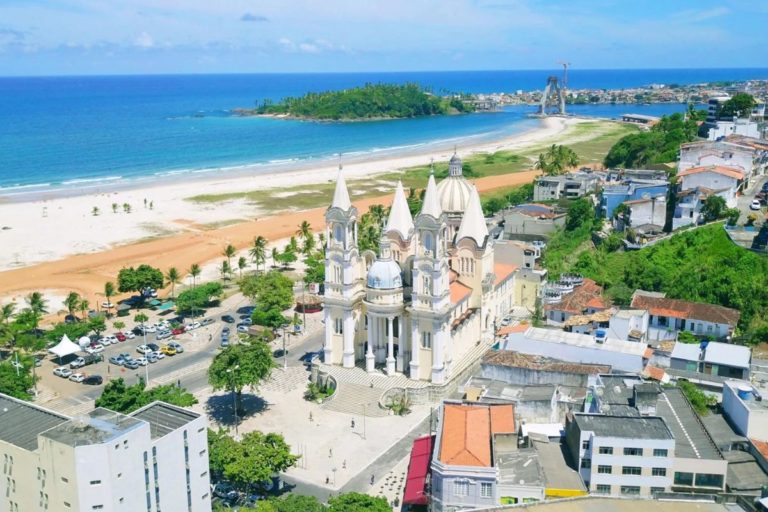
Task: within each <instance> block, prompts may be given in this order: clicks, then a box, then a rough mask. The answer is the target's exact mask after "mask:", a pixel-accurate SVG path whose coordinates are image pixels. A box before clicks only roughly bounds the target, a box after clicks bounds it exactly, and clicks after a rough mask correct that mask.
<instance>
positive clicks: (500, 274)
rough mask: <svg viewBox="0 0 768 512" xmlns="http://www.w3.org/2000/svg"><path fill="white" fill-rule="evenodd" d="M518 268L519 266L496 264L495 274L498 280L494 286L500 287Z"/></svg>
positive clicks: (494, 266)
mask: <svg viewBox="0 0 768 512" xmlns="http://www.w3.org/2000/svg"><path fill="white" fill-rule="evenodd" d="M518 268H519V267H518V266H517V265H512V264H511V263H495V264H494V265H493V274H494V275H495V276H496V280H495V281H494V282H493V286H499V285H500V284H501V283H503V282H504V280H506V279H507V278H508V277H509V276H511V275H512V274H513V273H514V272H515V271H516V270H517V269H518Z"/></svg>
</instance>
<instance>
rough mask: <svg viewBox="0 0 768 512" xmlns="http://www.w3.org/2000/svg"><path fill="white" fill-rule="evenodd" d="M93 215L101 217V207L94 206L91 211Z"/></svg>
mask: <svg viewBox="0 0 768 512" xmlns="http://www.w3.org/2000/svg"><path fill="white" fill-rule="evenodd" d="M91 214H92V215H93V216H94V217H96V216H98V215H99V207H98V206H94V207H93V209H92V210H91Z"/></svg>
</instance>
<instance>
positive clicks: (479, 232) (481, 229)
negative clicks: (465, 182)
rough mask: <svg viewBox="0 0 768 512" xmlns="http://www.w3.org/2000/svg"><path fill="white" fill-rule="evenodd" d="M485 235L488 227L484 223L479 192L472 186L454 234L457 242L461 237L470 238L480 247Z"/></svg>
mask: <svg viewBox="0 0 768 512" xmlns="http://www.w3.org/2000/svg"><path fill="white" fill-rule="evenodd" d="M487 237H488V227H487V226H486V225H485V216H484V215H483V206H482V204H481V203H480V194H478V193H477V188H476V187H474V186H473V187H472V192H471V194H470V196H469V202H468V203H467V209H466V211H465V212H464V218H462V219H461V226H459V231H458V233H457V234H456V242H457V243H458V242H459V241H460V240H461V239H462V238H471V239H472V240H474V241H475V243H476V244H477V246H478V247H482V245H483V243H484V242H485V239H486V238H487Z"/></svg>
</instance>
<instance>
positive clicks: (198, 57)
mask: <svg viewBox="0 0 768 512" xmlns="http://www.w3.org/2000/svg"><path fill="white" fill-rule="evenodd" d="M766 26H768V1H766V0H719V1H710V0H645V1H632V0H270V1H262V0H0V76H9V75H13V76H19V75H82V74H154V73H269V72H350V71H430V70H480V69H483V70H485V69H491V70H492V69H551V68H553V67H556V66H557V64H558V62H560V61H568V62H570V63H571V64H572V66H574V67H578V68H581V69H615V68H681V67H682V68H722V67H768V52H766V42H768V36H766V34H767V33H768V31H766V30H765V27H766Z"/></svg>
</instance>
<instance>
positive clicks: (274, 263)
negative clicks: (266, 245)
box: [272, 247, 280, 267]
mask: <svg viewBox="0 0 768 512" xmlns="http://www.w3.org/2000/svg"><path fill="white" fill-rule="evenodd" d="M279 263H280V251H278V250H277V247H273V248H272V267H277V265H278V264H279Z"/></svg>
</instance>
